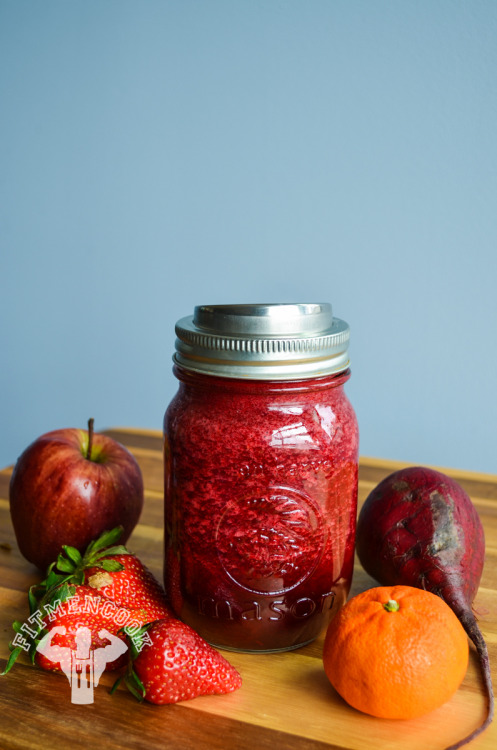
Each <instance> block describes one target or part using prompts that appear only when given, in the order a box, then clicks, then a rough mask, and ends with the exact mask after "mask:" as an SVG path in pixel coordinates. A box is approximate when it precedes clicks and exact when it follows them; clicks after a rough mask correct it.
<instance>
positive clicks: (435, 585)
mask: <svg viewBox="0 0 497 750" xmlns="http://www.w3.org/2000/svg"><path fill="white" fill-rule="evenodd" d="M356 544H357V555H358V557H359V560H360V562H361V564H362V566H363V568H364V570H365V571H366V572H367V573H369V575H371V576H372V577H373V578H375V579H376V580H377V581H378V582H379V583H381V584H382V585H385V586H388V585H394V584H404V585H407V586H415V587H417V588H422V589H426V590H427V591H431V592H433V593H434V594H438V596H440V597H441V598H442V599H443V600H444V601H445V602H446V603H447V604H448V605H449V606H450V607H451V608H452V610H453V611H454V612H455V614H456V615H457V617H458V618H459V620H460V622H461V624H462V626H463V627H464V629H465V631H466V633H467V634H468V637H469V638H470V640H471V641H472V642H473V643H474V645H475V647H476V651H477V653H478V658H479V660H480V666H481V672H482V676H483V682H484V687H485V691H486V694H487V698H488V708H487V715H486V718H485V720H484V722H483V724H482V725H481V726H480V727H478V728H477V729H476V730H475V731H474V732H473V733H472V734H470V735H469V736H468V737H466V738H465V739H464V740H461V741H460V742H458V743H457V744H455V745H451V747H450V748H448V750H455V748H458V747H461V746H462V745H464V744H466V743H467V742H469V741H470V740H472V739H474V738H475V737H476V736H477V735H478V734H480V732H482V731H483V730H484V729H485V728H486V727H487V726H488V725H489V724H490V722H491V721H492V718H493V713H494V696H493V689H492V679H491V673H490V665H489V660H488V651H487V646H486V644H485V641H484V639H483V636H482V634H481V632H480V629H479V627H478V624H477V622H476V618H475V616H474V614H473V611H472V608H471V605H472V602H473V599H474V597H475V595H476V592H477V590H478V586H479V584H480V578H481V574H482V570H483V563H484V556H485V538H484V533H483V527H482V524H481V521H480V518H479V516H478V513H477V512H476V509H475V507H474V505H473V503H472V502H471V500H470V498H469V496H468V495H467V493H466V492H465V491H464V490H463V488H462V487H461V486H460V485H459V484H458V483H457V482H456V481H455V480H453V479H451V478H450V477H448V476H446V475H445V474H442V473H441V472H439V471H434V470H433V469H426V468H422V467H419V466H416V467H410V468H406V469H402V470H400V471H396V472H394V473H393V474H390V476H388V477H386V479H384V480H383V481H382V482H380V484H379V485H378V486H377V487H376V488H375V489H374V490H373V491H372V492H371V493H370V495H369V496H368V497H367V499H366V501H365V503H364V505H363V507H362V509H361V512H360V513H359V518H358V521H357V537H356Z"/></svg>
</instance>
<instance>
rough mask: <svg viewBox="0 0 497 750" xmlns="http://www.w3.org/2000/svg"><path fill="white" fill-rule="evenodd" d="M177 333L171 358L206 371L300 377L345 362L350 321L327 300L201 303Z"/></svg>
mask: <svg viewBox="0 0 497 750" xmlns="http://www.w3.org/2000/svg"><path fill="white" fill-rule="evenodd" d="M176 336H177V339H176V354H175V355H174V361H175V362H176V363H177V364H178V365H180V366H181V367H183V368H185V369H186V370H193V371H194V372H199V373H204V374H206V375H216V376H218V377H225V378H247V379H249V380H301V379H303V378H310V377H313V378H314V377H322V376H324V375H330V374H332V373H338V372H342V371H343V370H346V369H347V367H348V366H349V357H348V342H349V326H348V325H347V323H345V321H343V320H340V319H339V318H334V317H333V314H332V308H331V305H330V304H328V303H312V304H302V303H298V304H264V305H263V304H260V305H202V306H199V307H196V308H195V311H194V314H193V316H188V317H186V318H181V320H179V321H178V322H177V324H176Z"/></svg>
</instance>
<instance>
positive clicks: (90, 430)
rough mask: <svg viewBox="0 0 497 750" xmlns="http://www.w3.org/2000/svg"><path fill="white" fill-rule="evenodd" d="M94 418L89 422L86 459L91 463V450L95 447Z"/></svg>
mask: <svg viewBox="0 0 497 750" xmlns="http://www.w3.org/2000/svg"><path fill="white" fill-rule="evenodd" d="M94 421H95V420H94V419H93V417H91V419H89V420H88V450H87V451H86V458H87V459H88V461H91V449H92V447H93V422H94Z"/></svg>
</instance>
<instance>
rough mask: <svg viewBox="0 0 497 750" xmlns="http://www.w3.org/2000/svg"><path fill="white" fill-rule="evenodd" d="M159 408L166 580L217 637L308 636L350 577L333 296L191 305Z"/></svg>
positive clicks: (222, 641)
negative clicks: (173, 387) (171, 394)
mask: <svg viewBox="0 0 497 750" xmlns="http://www.w3.org/2000/svg"><path fill="white" fill-rule="evenodd" d="M176 331H177V336H178V338H177V344H176V346H177V353H176V355H175V362H176V364H175V368H174V371H175V374H176V376H177V377H178V379H179V390H178V393H177V395H176V396H175V398H174V399H173V401H172V402H171V404H170V406H169V408H168V409H167V412H166V415H165V418H164V462H165V564H164V580H165V585H166V589H167V591H168V594H169V597H170V599H171V602H172V605H173V608H174V609H175V612H176V614H177V615H178V616H179V617H181V618H182V619H183V620H185V621H186V622H188V623H189V624H190V625H192V627H194V628H195V629H196V630H197V631H198V632H199V633H200V634H201V635H202V636H203V637H204V638H206V639H207V640H208V641H210V642H211V643H213V644H214V645H216V646H220V647H223V648H231V649H237V650H244V651H277V650H286V649H290V648H297V647H299V646H301V645H304V644H305V643H308V642H310V641H312V640H313V639H314V638H315V637H316V636H317V635H318V633H319V632H320V630H321V629H322V628H323V627H324V626H325V624H326V622H327V621H328V619H329V616H330V613H331V612H332V611H333V610H336V609H338V608H339V607H340V606H342V604H343V603H344V602H345V600H346V597H347V594H348V591H349V589H350V584H351V577H352V568H353V557H354V539H355V518H356V507H357V459H358V432H357V422H356V418H355V414H354V411H353V409H352V406H351V404H350V402H349V400H348V398H347V396H346V394H345V391H344V384H345V382H346V381H347V380H348V378H349V374H350V373H349V368H348V365H349V362H348V355H347V347H348V326H347V324H346V323H344V322H343V321H341V320H339V319H336V318H333V317H332V313H331V307H330V306H329V305H326V304H315V305H311V304H309V305H303V304H298V305H247V306H241V305H234V306H213V307H199V308H196V309H195V314H194V316H193V318H184V319H182V320H181V321H179V323H178V324H177V327H176Z"/></svg>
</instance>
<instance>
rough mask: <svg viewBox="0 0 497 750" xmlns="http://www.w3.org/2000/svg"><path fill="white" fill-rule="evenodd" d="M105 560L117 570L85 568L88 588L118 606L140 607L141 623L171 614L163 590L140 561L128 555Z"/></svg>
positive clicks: (136, 608) (114, 556) (135, 608)
mask: <svg viewBox="0 0 497 750" xmlns="http://www.w3.org/2000/svg"><path fill="white" fill-rule="evenodd" d="M106 559H107V560H113V561H114V562H116V563H118V564H119V565H120V566H121V570H116V571H107V570H102V569H100V568H89V569H88V570H86V571H85V580H86V582H87V584H88V585H89V586H90V587H92V588H93V589H95V590H96V591H98V592H99V593H100V594H102V595H103V596H106V597H107V598H108V599H112V601H114V602H115V603H116V604H117V605H118V606H120V607H127V608H128V609H133V610H140V612H141V613H142V617H143V621H144V622H152V621H153V620H160V619H164V618H167V617H172V616H173V614H172V612H171V610H170V608H169V607H168V605H167V603H166V595H165V593H164V589H163V588H162V586H161V585H160V584H159V582H158V581H157V579H156V578H155V577H154V576H153V574H152V573H151V572H150V570H149V569H148V568H147V567H146V566H145V565H144V564H143V563H142V562H141V560H139V559H138V558H137V557H136V556H135V555H130V554H128V555H112V556H111V557H107V558H106Z"/></svg>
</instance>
